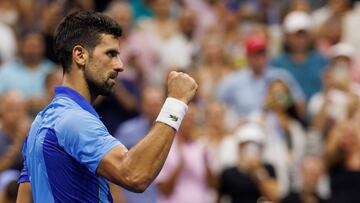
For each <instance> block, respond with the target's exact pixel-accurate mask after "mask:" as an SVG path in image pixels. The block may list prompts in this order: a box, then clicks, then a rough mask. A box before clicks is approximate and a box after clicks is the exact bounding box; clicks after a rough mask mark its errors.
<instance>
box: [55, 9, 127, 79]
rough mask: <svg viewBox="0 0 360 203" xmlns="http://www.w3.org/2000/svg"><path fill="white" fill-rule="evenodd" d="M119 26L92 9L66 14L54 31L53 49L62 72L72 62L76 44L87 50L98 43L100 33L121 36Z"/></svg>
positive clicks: (68, 67)
mask: <svg viewBox="0 0 360 203" xmlns="http://www.w3.org/2000/svg"><path fill="white" fill-rule="evenodd" d="M121 32H122V31H121V28H120V26H119V25H118V24H117V23H116V22H115V21H114V20H112V19H111V18H110V17H108V16H105V15H103V14H100V13H97V12H93V11H77V12H75V13H72V14H70V15H68V16H66V17H65V18H64V19H63V20H62V22H61V23H60V25H59V26H58V28H57V30H56V32H55V39H54V40H55V42H54V51H55V55H56V57H57V58H58V60H59V61H60V62H61V64H62V66H63V69H64V73H67V72H69V69H70V65H71V63H72V49H73V48H74V46H76V45H80V46H83V47H84V48H86V49H87V50H88V51H90V53H91V51H92V50H93V49H94V48H95V46H96V45H97V44H99V43H100V40H101V34H110V35H113V36H114V37H120V36H121Z"/></svg>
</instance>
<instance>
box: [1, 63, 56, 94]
mask: <svg viewBox="0 0 360 203" xmlns="http://www.w3.org/2000/svg"><path fill="white" fill-rule="evenodd" d="M53 67H54V64H53V63H52V62H50V61H49V60H43V61H42V62H41V63H40V64H39V66H38V67H36V68H34V69H30V68H28V67H26V66H25V64H24V63H23V62H22V61H21V60H20V59H16V60H14V61H12V62H10V63H8V64H4V65H3V67H1V70H0V94H3V93H4V92H6V91H10V90H17V91H19V92H20V93H21V94H22V95H23V96H24V97H25V98H32V97H42V96H44V95H45V85H44V83H45V78H46V76H47V75H48V74H49V72H50V71H51V70H52V69H53Z"/></svg>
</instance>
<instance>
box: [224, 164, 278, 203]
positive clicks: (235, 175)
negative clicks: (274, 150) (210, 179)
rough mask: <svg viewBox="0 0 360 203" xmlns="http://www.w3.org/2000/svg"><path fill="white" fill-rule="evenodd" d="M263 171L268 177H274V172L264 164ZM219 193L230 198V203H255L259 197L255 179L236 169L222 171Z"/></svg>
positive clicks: (269, 166)
mask: <svg viewBox="0 0 360 203" xmlns="http://www.w3.org/2000/svg"><path fill="white" fill-rule="evenodd" d="M265 169H266V170H267V172H268V174H269V176H271V177H275V170H274V168H273V167H272V166H271V165H268V164H266V165H265ZM219 193H220V194H221V195H222V196H223V195H224V196H228V197H230V198H231V203H256V202H257V200H258V199H259V198H260V197H261V193H260V189H259V186H258V184H257V182H256V179H255V177H253V176H252V175H251V174H249V173H246V172H242V171H240V170H239V169H238V168H236V167H232V168H228V169H226V170H224V171H223V173H222V175H221V178H220V187H219Z"/></svg>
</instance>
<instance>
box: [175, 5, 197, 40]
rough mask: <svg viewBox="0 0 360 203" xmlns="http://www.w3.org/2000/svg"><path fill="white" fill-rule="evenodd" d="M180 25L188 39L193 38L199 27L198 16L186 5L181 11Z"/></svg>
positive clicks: (181, 30)
mask: <svg viewBox="0 0 360 203" xmlns="http://www.w3.org/2000/svg"><path fill="white" fill-rule="evenodd" d="M179 27H180V32H182V33H183V34H184V35H185V37H186V38H187V39H192V38H193V36H194V34H195V32H196V27H197V18H196V15H195V12H194V11H193V10H191V9H190V8H187V7H184V8H183V9H181V11H180V16H179Z"/></svg>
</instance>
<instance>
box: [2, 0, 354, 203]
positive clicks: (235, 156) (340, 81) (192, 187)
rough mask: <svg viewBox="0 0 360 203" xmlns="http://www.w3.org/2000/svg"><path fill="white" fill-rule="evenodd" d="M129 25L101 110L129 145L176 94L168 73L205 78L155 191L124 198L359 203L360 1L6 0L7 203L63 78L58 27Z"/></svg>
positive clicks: (137, 201)
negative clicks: (69, 19) (97, 20)
mask: <svg viewBox="0 0 360 203" xmlns="http://www.w3.org/2000/svg"><path fill="white" fill-rule="evenodd" d="M76 10H95V11H99V12H103V13H104V14H105V15H108V16H110V17H111V18H113V19H114V20H115V21H116V22H118V24H119V25H121V27H122V37H121V39H120V46H121V53H120V56H121V59H122V62H123V64H124V71H123V72H122V73H121V74H119V77H118V78H117V80H118V83H117V85H116V86H115V88H114V91H113V94H112V95H111V96H110V97H99V98H98V99H97V100H96V102H95V103H94V106H95V107H96V110H97V111H98V113H99V115H100V116H101V119H102V121H103V122H104V124H105V125H106V126H107V128H108V129H109V132H110V133H111V134H112V135H113V136H114V137H116V138H117V139H119V140H120V141H121V142H122V143H123V144H124V145H125V146H126V147H128V148H131V147H133V146H134V145H135V144H136V143H137V142H139V141H140V140H141V139H142V138H143V136H144V135H145V133H146V132H147V131H148V130H149V128H150V127H151V125H152V123H153V122H154V121H155V119H156V117H157V115H158V113H159V110H160V109H161V106H162V103H163V101H164V100H165V98H166V77H167V74H168V73H169V71H171V70H178V71H183V72H186V73H188V74H190V75H191V76H193V77H194V78H196V80H197V81H198V83H199V90H198V93H197V95H196V99H195V100H194V101H193V103H192V104H191V105H190V106H189V110H188V113H187V114H186V117H185V118H184V121H183V123H182V126H181V128H180V130H179V132H178V133H177V135H176V138H175V141H174V143H173V146H172V148H171V150H170V153H169V156H168V158H167V160H166V162H165V165H164V167H163V169H162V170H161V172H160V174H159V176H158V177H157V179H156V180H155V182H154V183H153V184H152V185H151V186H150V187H149V188H148V189H147V190H146V191H145V192H144V193H142V194H137V193H132V192H129V191H127V190H125V189H123V188H119V187H116V186H114V185H111V188H112V195H113V198H114V202H116V203H156V202H158V203H240V202H241V203H257V202H259V203H261V202H262V203H265V202H276V203H324V202H327V203H359V202H360V192H359V191H360V100H359V98H360V86H359V85H360V61H359V56H360V1H357V0H316V1H310V0H131V1H126V0H0V202H1V203H12V202H15V201H16V193H17V178H18V176H19V171H20V170H21V169H22V157H21V146H22V142H23V140H24V138H25V137H26V134H27V131H28V129H29V127H30V125H31V121H32V119H33V118H34V117H35V116H36V114H37V113H38V112H39V111H40V110H41V109H42V108H44V107H45V106H46V105H47V103H49V101H51V99H52V97H53V95H54V92H53V87H54V86H55V85H60V84H61V79H62V69H61V65H60V64H59V63H58V61H57V59H56V56H55V55H54V52H53V49H52V47H53V37H54V32H55V30H56V26H57V25H58V24H59V22H60V21H61V19H62V18H63V17H64V16H65V15H67V14H68V13H71V12H73V11H76Z"/></svg>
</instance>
